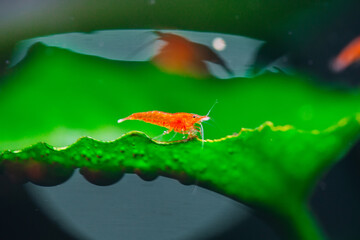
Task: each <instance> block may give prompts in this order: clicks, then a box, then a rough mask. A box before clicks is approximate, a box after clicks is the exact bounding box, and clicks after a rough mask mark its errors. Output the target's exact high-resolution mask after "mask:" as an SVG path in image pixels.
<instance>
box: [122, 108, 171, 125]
mask: <svg viewBox="0 0 360 240" xmlns="http://www.w3.org/2000/svg"><path fill="white" fill-rule="evenodd" d="M171 116H172V114H171V113H166V112H161V111H150V112H140V113H133V114H131V115H130V116H128V117H126V118H123V119H119V120H118V122H119V123H120V122H123V121H125V120H140V121H144V122H147V123H151V124H155V125H158V126H161V127H166V128H168V129H172V127H171V124H170V121H169V118H171Z"/></svg>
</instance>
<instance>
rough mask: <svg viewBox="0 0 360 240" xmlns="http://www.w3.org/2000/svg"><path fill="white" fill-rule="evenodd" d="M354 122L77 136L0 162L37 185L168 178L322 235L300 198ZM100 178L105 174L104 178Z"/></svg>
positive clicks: (353, 133) (299, 231)
mask: <svg viewBox="0 0 360 240" xmlns="http://www.w3.org/2000/svg"><path fill="white" fill-rule="evenodd" d="M359 121H360V115H357V116H356V117H349V118H345V119H342V120H340V121H339V122H338V123H337V124H336V125H334V126H331V127H329V128H327V129H325V130H323V131H319V130H312V131H304V130H300V129H296V128H294V127H292V126H290V125H287V126H278V127H274V126H273V124H272V123H271V122H266V123H264V124H262V125H261V126H260V127H258V128H256V129H242V130H241V131H240V132H239V133H238V134H234V135H232V136H228V137H225V138H222V139H217V140H207V141H206V142H205V143H204V147H202V142H201V140H199V139H195V140H190V141H176V142H157V141H154V140H152V139H150V138H148V137H147V136H146V135H145V134H143V133H140V132H130V133H128V134H126V135H124V136H122V137H120V138H119V139H117V140H115V141H111V142H102V141H98V140H94V139H92V138H89V137H84V138H81V139H80V140H78V141H77V142H76V143H74V144H73V145H71V146H69V147H66V148H55V147H52V146H50V145H48V144H46V143H38V144H36V145H33V146H31V147H29V148H26V149H24V150H21V151H6V152H4V153H3V154H2V155H1V157H0V159H2V161H3V162H2V165H3V171H4V172H5V173H6V174H8V175H9V176H15V175H17V176H24V177H25V178H26V177H27V178H29V179H30V180H31V181H33V182H35V183H38V184H43V185H51V184H54V183H55V184H56V179H54V178H56V177H57V178H58V179H59V182H61V181H64V179H66V178H67V177H69V176H70V175H71V171H72V169H73V168H81V172H82V174H83V175H84V176H85V178H87V179H88V180H89V181H92V182H94V183H97V184H100V185H101V184H104V182H105V183H106V182H107V181H108V180H109V179H110V182H107V183H112V182H113V181H116V180H118V179H120V178H121V176H122V175H123V174H124V173H136V174H138V175H139V176H140V177H142V178H144V179H145V180H153V179H155V178H156V177H157V176H158V175H162V176H166V177H170V178H175V179H178V180H179V181H180V182H182V183H184V184H197V185H199V186H202V187H205V188H208V189H210V190H212V191H215V192H219V193H221V194H224V195H226V196H228V197H231V198H233V199H235V200H238V201H241V202H244V203H246V204H248V205H250V206H253V207H256V208H260V209H262V210H265V211H267V212H270V213H271V214H273V215H275V216H277V217H279V218H280V219H281V220H282V221H284V222H286V223H287V224H288V227H289V228H290V229H291V230H292V231H293V232H292V233H291V234H292V237H294V238H297V239H309V240H310V239H322V235H321V233H320V232H319V230H318V229H317V227H316V226H315V225H314V222H313V219H312V218H311V216H310V214H309V212H308V210H307V208H306V203H307V198H308V196H309V194H310V193H311V190H312V188H313V187H314V184H315V183H316V180H317V179H318V178H319V176H320V175H321V173H323V172H324V171H325V170H326V169H328V168H329V167H331V165H332V164H334V163H335V162H336V159H339V157H340V156H341V155H342V154H344V153H345V152H346V151H345V150H346V149H348V148H349V147H350V145H351V144H349V143H351V142H353V141H354V140H356V138H357V135H358V133H359V130H360V125H359ZM20 163H21V164H20ZM19 166H22V167H19ZM14 169H15V171H14ZM54 173H57V174H54ZM61 173H62V174H61ZM54 176H55V177H54ZM102 176H110V177H109V179H105V181H104V179H103V178H102ZM49 177H50V182H49ZM25 180H26V179H25Z"/></svg>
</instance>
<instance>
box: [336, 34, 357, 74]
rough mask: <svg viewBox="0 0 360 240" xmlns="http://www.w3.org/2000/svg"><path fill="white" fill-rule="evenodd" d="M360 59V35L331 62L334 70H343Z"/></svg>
mask: <svg viewBox="0 0 360 240" xmlns="http://www.w3.org/2000/svg"><path fill="white" fill-rule="evenodd" d="M359 60H360V37H357V38H355V39H354V40H352V41H351V42H350V43H349V44H348V45H347V46H346V47H345V48H344V49H343V50H342V51H341V52H340V54H339V55H338V56H337V57H336V58H335V60H334V61H333V62H332V64H331V69H332V70H333V71H334V72H341V71H343V70H344V69H346V68H347V67H348V66H350V65H351V64H353V63H354V62H356V61H359Z"/></svg>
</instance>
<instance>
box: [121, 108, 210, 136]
mask: <svg viewBox="0 0 360 240" xmlns="http://www.w3.org/2000/svg"><path fill="white" fill-rule="evenodd" d="M216 103H217V102H215V103H214V105H213V106H212V107H211V108H210V110H209V112H208V113H207V114H206V115H205V116H200V115H197V114H194V113H184V112H180V113H167V112H161V111H149V112H140V113H133V114H131V115H130V116H128V117H126V118H121V119H119V120H118V123H121V122H123V121H126V120H140V121H144V122H147V123H151V124H155V125H158V126H161V127H165V128H167V129H168V130H167V131H165V132H164V134H168V133H170V132H171V131H174V132H177V133H181V134H187V135H188V139H191V138H194V137H196V135H197V133H200V134H201V137H202V140H203V142H204V131H203V127H202V125H201V123H202V122H204V121H207V120H209V119H210V117H209V116H208V115H209V113H210V111H211V110H212V109H213V107H214V106H215V104H216ZM195 124H199V125H195Z"/></svg>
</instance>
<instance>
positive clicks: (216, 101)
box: [206, 99, 219, 116]
mask: <svg viewBox="0 0 360 240" xmlns="http://www.w3.org/2000/svg"><path fill="white" fill-rule="evenodd" d="M217 103H219V101H218V100H217V99H216V100H215V103H214V104H213V105H212V107H211V108H210V110H209V112H208V113H207V114H206V116H209V114H210V112H211V110H212V109H213V108H214V106H215V105H216V104H217Z"/></svg>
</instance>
